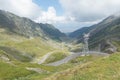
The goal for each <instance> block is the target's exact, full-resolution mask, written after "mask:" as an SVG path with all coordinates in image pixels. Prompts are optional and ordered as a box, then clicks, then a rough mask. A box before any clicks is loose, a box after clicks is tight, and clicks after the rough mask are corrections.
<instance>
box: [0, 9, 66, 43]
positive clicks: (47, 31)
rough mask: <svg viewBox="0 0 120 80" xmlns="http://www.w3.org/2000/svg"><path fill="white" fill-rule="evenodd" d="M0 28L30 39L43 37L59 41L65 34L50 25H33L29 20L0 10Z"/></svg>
mask: <svg viewBox="0 0 120 80" xmlns="http://www.w3.org/2000/svg"><path fill="white" fill-rule="evenodd" d="M0 28H6V29H7V30H9V31H10V32H13V33H17V34H19V35H23V36H26V37H28V38H30V37H35V36H39V37H43V38H51V39H55V40H59V41H60V40H61V38H62V37H65V34H64V33H62V32H60V31H59V30H58V29H56V28H55V27H54V26H53V25H51V24H42V23H40V24H39V23H35V22H33V21H32V20H30V19H27V18H24V17H19V16H16V15H14V14H12V13H9V12H7V11H2V10H0Z"/></svg>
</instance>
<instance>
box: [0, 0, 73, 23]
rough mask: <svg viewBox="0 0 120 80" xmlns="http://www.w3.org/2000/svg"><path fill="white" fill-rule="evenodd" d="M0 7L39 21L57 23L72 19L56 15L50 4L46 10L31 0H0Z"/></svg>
mask: <svg viewBox="0 0 120 80" xmlns="http://www.w3.org/2000/svg"><path fill="white" fill-rule="evenodd" d="M0 9H2V10H6V11H9V12H12V13H14V14H16V15H19V16H21V17H27V18H30V19H32V20H33V21H36V22H39V23H51V24H55V23H56V24H57V23H58V22H59V23H63V22H66V21H67V20H69V19H72V18H66V17H65V16H57V13H56V10H55V8H54V7H52V6H50V7H48V11H44V10H42V9H41V7H40V6H38V5H37V4H35V3H33V2H32V0H0Z"/></svg>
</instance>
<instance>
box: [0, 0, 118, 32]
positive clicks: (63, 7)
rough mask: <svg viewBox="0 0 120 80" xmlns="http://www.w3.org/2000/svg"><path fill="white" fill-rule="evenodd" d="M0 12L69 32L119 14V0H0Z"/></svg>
mask: <svg viewBox="0 0 120 80" xmlns="http://www.w3.org/2000/svg"><path fill="white" fill-rule="evenodd" d="M0 9H1V10H5V11H9V12H12V13H14V14H16V15H18V16H21V17H27V18H29V19H31V20H33V21H35V22H37V23H49V24H53V25H54V26H55V27H56V28H58V29H60V30H61V31H62V32H72V31H74V30H76V29H79V28H81V27H86V26H91V25H93V24H97V23H98V22H100V21H101V20H103V19H105V18H106V17H108V16H110V15H113V14H119V13H120V0H0Z"/></svg>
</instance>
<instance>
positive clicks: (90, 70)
mask: <svg viewBox="0 0 120 80" xmlns="http://www.w3.org/2000/svg"><path fill="white" fill-rule="evenodd" d="M119 63H120V53H116V54H112V55H111V56H110V57H106V58H100V59H97V60H96V61H93V62H87V63H84V64H82V65H79V66H76V67H73V68H71V69H68V70H65V71H62V72H61V73H57V74H54V75H53V76H51V77H49V78H48V79H45V80H120V64H119Z"/></svg>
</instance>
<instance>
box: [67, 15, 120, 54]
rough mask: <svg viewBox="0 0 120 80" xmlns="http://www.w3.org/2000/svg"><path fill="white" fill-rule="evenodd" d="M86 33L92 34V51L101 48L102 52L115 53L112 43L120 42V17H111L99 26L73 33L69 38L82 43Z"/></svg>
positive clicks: (90, 44) (84, 28)
mask: <svg viewBox="0 0 120 80" xmlns="http://www.w3.org/2000/svg"><path fill="white" fill-rule="evenodd" d="M84 33H90V39H89V47H90V48H91V49H93V48H94V49H95V48H98V47H100V48H101V50H102V51H107V52H111V51H113V52H114V51H116V50H112V47H113V46H111V44H110V43H113V44H114V43H116V42H119V41H120V16H119V15H112V16H109V17H108V18H106V19H104V20H103V21H101V22H100V23H98V24H95V25H93V26H90V27H83V28H81V29H78V30H76V31H74V32H72V33H71V34H69V37H71V38H75V40H76V43H80V42H82V41H83V34H84Z"/></svg>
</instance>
